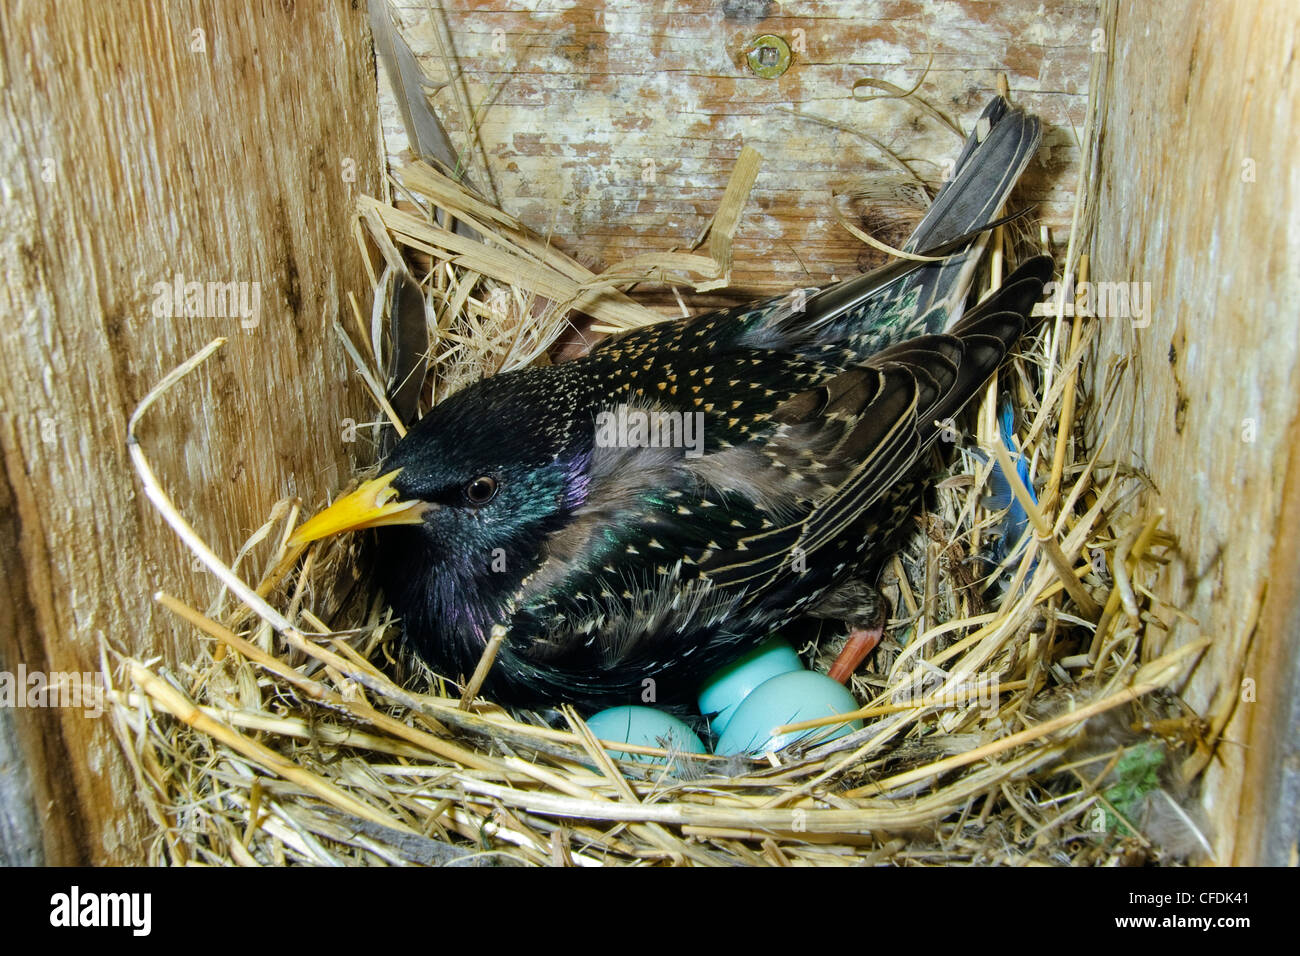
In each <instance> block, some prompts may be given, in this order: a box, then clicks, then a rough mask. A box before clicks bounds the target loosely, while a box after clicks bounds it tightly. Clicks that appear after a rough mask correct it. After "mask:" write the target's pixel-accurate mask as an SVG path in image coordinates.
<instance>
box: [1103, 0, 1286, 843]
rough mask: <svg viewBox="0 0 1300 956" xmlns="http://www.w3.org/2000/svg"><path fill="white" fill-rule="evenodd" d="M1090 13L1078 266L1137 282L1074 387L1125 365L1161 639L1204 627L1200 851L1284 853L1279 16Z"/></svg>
mask: <svg viewBox="0 0 1300 956" xmlns="http://www.w3.org/2000/svg"><path fill="white" fill-rule="evenodd" d="M1108 19H1109V21H1110V23H1109V27H1108V29H1109V36H1108V39H1107V53H1108V57H1109V62H1110V67H1109V85H1110V90H1109V107H1108V108H1109V116H1108V119H1107V122H1106V125H1105V129H1106V136H1105V141H1104V146H1103V150H1104V151H1103V155H1102V161H1101V164H1102V194H1101V202H1100V207H1099V212H1100V217H1099V229H1098V239H1097V242H1096V256H1095V259H1094V261H1093V274H1094V277H1095V278H1097V279H1098V280H1102V281H1127V282H1139V283H1149V284H1150V286H1149V290H1150V291H1149V300H1150V311H1149V315H1147V316H1143V317H1136V318H1135V319H1134V320H1129V319H1114V320H1103V322H1104V323H1105V325H1104V328H1103V335H1102V337H1101V339H1100V343H1099V347H1100V352H1099V355H1100V361H1099V362H1098V363H1097V364H1096V365H1095V366H1094V368H1095V369H1096V371H1097V375H1098V379H1097V381H1095V382H1094V388H1100V387H1101V380H1100V377H1101V376H1103V375H1104V374H1105V370H1106V368H1107V366H1108V365H1110V364H1111V363H1116V362H1126V363H1129V364H1130V365H1131V366H1132V367H1133V368H1134V370H1135V372H1136V377H1137V380H1138V381H1140V383H1141V392H1140V394H1137V395H1127V396H1125V397H1124V398H1123V399H1122V400H1121V401H1120V402H1118V403H1117V404H1116V407H1115V409H1113V410H1111V411H1109V412H1108V413H1107V414H1108V415H1117V414H1122V415H1131V416H1132V422H1131V425H1130V424H1128V423H1125V427H1123V428H1122V429H1121V430H1120V435H1121V436H1122V438H1121V440H1122V441H1123V442H1125V443H1126V444H1127V445H1128V446H1129V449H1128V450H1129V452H1130V454H1131V455H1132V457H1133V460H1135V461H1136V462H1138V463H1140V464H1141V465H1142V466H1143V467H1144V468H1145V470H1146V472H1147V473H1148V474H1149V475H1150V477H1151V480H1152V481H1153V483H1154V485H1155V487H1156V489H1157V490H1158V494H1157V495H1156V496H1155V499H1154V500H1155V502H1156V503H1158V504H1160V505H1163V507H1165V508H1166V510H1167V512H1168V518H1167V526H1168V527H1169V528H1170V529H1171V530H1173V531H1174V532H1175V533H1176V534H1177V536H1178V538H1179V540H1180V542H1181V543H1182V554H1181V555H1180V558H1179V560H1178V561H1177V562H1176V564H1175V569H1174V574H1173V575H1172V576H1171V578H1170V580H1169V587H1168V593H1167V594H1166V595H1164V596H1165V597H1166V598H1167V599H1169V600H1172V601H1173V602H1175V603H1177V604H1179V605H1180V606H1183V607H1185V608H1186V611H1187V613H1188V614H1190V615H1191V616H1192V617H1193V618H1195V619H1196V621H1197V622H1198V623H1197V624H1195V625H1193V624H1190V623H1186V622H1184V623H1180V624H1178V625H1176V627H1175V628H1174V630H1173V632H1172V635H1171V638H1170V640H1171V641H1173V642H1182V641H1185V640H1190V639H1192V638H1195V637H1200V636H1208V637H1211V638H1213V639H1214V645H1213V647H1212V648H1211V649H1210V650H1209V651H1208V653H1207V654H1206V656H1205V658H1204V660H1203V661H1202V662H1201V664H1200V666H1199V667H1198V668H1197V670H1196V673H1195V675H1194V677H1193V679H1192V680H1191V682H1190V684H1189V686H1188V688H1187V697H1188V699H1189V700H1190V701H1191V702H1192V703H1193V705H1194V706H1196V707H1197V708H1198V709H1199V710H1201V711H1202V712H1204V713H1207V714H1208V715H1210V717H1211V719H1212V721H1214V722H1216V725H1215V727H1214V728H1212V729H1213V730H1221V741H1220V743H1219V745H1218V748H1217V751H1216V757H1215V759H1214V761H1213V762H1212V763H1211V764H1210V765H1209V767H1208V768H1207V771H1206V784H1207V787H1206V791H1205V809H1206V816H1207V819H1208V820H1209V821H1210V825H1211V828H1212V830H1213V839H1214V844H1215V850H1216V857H1217V860H1218V862H1220V863H1264V862H1270V863H1284V862H1286V861H1287V860H1288V859H1289V858H1290V859H1293V858H1294V857H1293V856H1292V855H1293V854H1294V853H1295V852H1296V850H1295V840H1296V835H1297V826H1296V822H1297V820H1296V815H1295V814H1296V812H1297V811H1296V808H1295V806H1294V804H1293V801H1294V798H1295V795H1296V783H1297V781H1296V778H1295V776H1294V771H1293V770H1292V771H1289V772H1290V773H1291V776H1290V777H1289V778H1288V777H1287V776H1286V774H1287V773H1288V770H1287V768H1288V766H1290V767H1295V766H1297V765H1298V764H1297V759H1296V758H1297V751H1296V742H1295V737H1294V734H1293V733H1292V732H1291V729H1290V723H1289V721H1290V720H1291V719H1292V717H1291V708H1292V707H1293V706H1294V703H1295V691H1296V687H1297V684H1296V677H1295V653H1296V635H1297V633H1300V619H1298V618H1297V613H1296V607H1297V602H1298V601H1300V552H1298V551H1297V548H1296V544H1295V541H1296V537H1295V533H1296V531H1297V529H1298V528H1300V499H1298V498H1297V488H1296V481H1297V477H1298V476H1300V471H1297V458H1296V451H1295V449H1296V447H1297V441H1298V440H1300V435H1298V434H1297V422H1298V419H1297V412H1298V411H1300V388H1298V383H1300V306H1297V303H1300V266H1298V265H1297V262H1300V231H1297V227H1296V223H1297V219H1296V203H1297V200H1300V164H1297V162H1296V146H1297V130H1298V129H1300V125H1298V124H1297V120H1298V119H1300V65H1297V46H1298V45H1300V17H1298V15H1297V11H1296V7H1295V4H1293V3H1287V2H1284V0H1276V2H1244V3H1218V2H1213V0H1155V2H1151V3H1145V4H1140V5H1138V4H1128V3H1119V4H1117V5H1115V8H1114V9H1112V10H1111V11H1110V12H1109V13H1108ZM1147 322H1149V324H1144V323H1147ZM1092 424H1093V428H1094V430H1095V431H1097V430H1100V429H1101V428H1102V427H1104V426H1105V425H1107V424H1109V421H1094V422H1093V423H1092ZM1117 451H1120V452H1122V451H1123V448H1122V447H1121V448H1120V449H1117ZM1149 650H1150V651H1151V652H1152V653H1158V652H1159V650H1160V648H1156V647H1152V648H1150V649H1149ZM1288 779H1289V781H1290V783H1289V784H1288V783H1287V780H1288ZM1288 788H1289V790H1288ZM1286 792H1290V793H1291V797H1290V798H1289V799H1283V798H1282V794H1284V793H1286ZM1288 803H1291V805H1289V806H1288ZM1288 819H1289V821H1290V822H1289V823H1286V822H1285V821H1286V820H1288Z"/></svg>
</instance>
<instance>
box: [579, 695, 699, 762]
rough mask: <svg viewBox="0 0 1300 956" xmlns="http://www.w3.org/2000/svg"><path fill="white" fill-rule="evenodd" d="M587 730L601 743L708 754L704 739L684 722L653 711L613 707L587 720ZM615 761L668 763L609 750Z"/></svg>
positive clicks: (641, 755)
mask: <svg viewBox="0 0 1300 956" xmlns="http://www.w3.org/2000/svg"><path fill="white" fill-rule="evenodd" d="M587 726H588V727H590V728H591V732H592V733H593V734H595V735H596V739H597V740H610V741H621V742H622V743H628V744H634V745H636V746H638V747H662V748H663V749H665V750H676V751H678V752H680V753H690V754H702V753H707V752H708V751H706V750H705V749H704V744H703V743H701V742H700V738H699V737H697V736H695V731H693V730H691V728H690V727H688V726H687V725H686V723H685V722H684V721H681V720H678V719H677V718H676V717H674V716H673V715H672V714H665V713H664V712H663V711H662V710H655V709H654V708H653V707H632V706H628V707H609V708H606V709H605V710H602V711H601V712H600V713H598V714H593V715H592V716H591V717H589V718H588V719H587ZM607 752H608V753H609V755H610V756H611V757H613V758H614V759H615V760H635V761H637V762H638V763H660V764H661V763H665V762H666V761H665V760H664V758H663V757H652V756H650V755H649V754H632V753H627V752H626V751H623V750H617V751H616V750H614V749H613V748H607Z"/></svg>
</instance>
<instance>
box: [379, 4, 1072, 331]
mask: <svg viewBox="0 0 1300 956" xmlns="http://www.w3.org/2000/svg"><path fill="white" fill-rule="evenodd" d="M396 6H397V7H398V9H399V19H400V23H401V25H402V30H403V33H404V35H405V36H406V37H407V39H408V41H409V42H410V43H411V45H412V47H413V49H414V50H415V52H416V53H417V55H419V56H420V59H421V62H422V64H423V65H424V66H425V68H426V70H427V71H428V72H429V73H430V75H431V76H434V77H439V76H445V75H446V70H445V69H444V64H443V60H442V58H441V57H440V55H439V49H440V48H439V42H438V39H437V34H436V32H435V29H436V28H435V19H434V17H433V16H431V10H432V9H435V8H436V7H434V6H431V5H430V4H429V3H427V2H425V0H399V2H398V3H397V4H396ZM442 6H443V7H445V8H446V13H445V21H446V27H447V29H446V31H444V45H447V43H449V45H450V48H451V49H452V50H454V53H455V56H456V59H457V62H458V63H459V65H460V68H461V70H462V71H463V77H464V82H465V87H466V90H467V93H468V101H469V102H470V103H472V104H473V105H474V106H475V107H476V108H478V109H479V110H480V111H481V123H480V129H481V140H482V143H483V146H484V148H485V154H486V161H487V164H488V167H489V170H490V179H491V182H492V184H493V185H494V186H495V188H496V190H497V192H498V194H499V196H500V198H501V201H502V203H503V205H504V207H505V208H506V209H507V210H508V211H510V212H512V213H514V214H516V215H518V216H520V217H521V218H522V219H523V220H524V221H525V222H526V223H528V225H529V226H531V227H532V228H534V229H536V230H538V231H540V232H543V233H550V234H552V235H553V236H554V238H555V241H556V243H557V244H558V245H560V246H561V247H562V248H564V249H565V251H567V252H569V253H570V254H572V255H574V256H575V257H576V258H578V259H579V260H580V261H582V262H584V263H585V264H587V265H590V266H593V267H604V266H608V265H610V264H612V263H614V262H617V261H618V260H620V259H623V258H627V257H630V256H633V255H638V254H641V253H645V252H650V251H663V250H667V249H670V248H672V247H674V246H682V245H683V244H685V243H687V242H689V241H690V240H691V239H692V238H693V237H694V236H695V235H696V234H697V233H698V232H699V231H700V229H701V228H702V227H703V226H704V225H705V224H706V223H707V221H708V218H709V216H711V215H712V213H713V211H714V209H715V208H716V206H717V202H718V198H719V197H720V196H721V194H722V189H723V187H724V186H725V185H726V181H727V176H728V174H729V173H730V171H731V167H732V164H733V163H734V161H735V158H736V156H737V155H738V154H739V152H740V149H741V146H742V145H749V146H753V147H755V148H756V149H758V150H759V152H761V153H762V154H763V158H764V162H763V167H762V170H761V171H760V174H759V178H758V182H757V184H756V185H755V188H754V190H753V192H752V194H751V196H752V198H751V201H750V203H749V204H748V205H747V206H746V208H745V211H744V217H743V219H742V221H741V225H740V230H739V232H738V234H737V237H736V245H735V257H734V263H735V267H734V272H733V278H734V280H735V289H733V290H731V291H730V292H728V293H723V294H719V295H714V296H711V297H708V296H706V297H696V298H694V299H692V300H690V301H691V302H692V304H693V305H705V304H710V303H712V304H721V303H723V302H729V301H734V300H736V299H743V298H747V297H750V296H752V295H755V294H759V293H763V292H775V291H782V290H785V289H788V288H790V287H792V286H794V285H797V284H804V285H807V284H810V283H820V282H825V281H827V280H829V279H830V278H831V276H833V275H839V276H844V275H849V274H852V273H855V272H858V271H860V270H862V269H863V268H867V267H869V266H871V265H875V264H878V262H879V259H878V254H877V253H874V252H871V251H869V250H867V248H866V247H865V246H864V245H863V244H862V243H860V242H858V240H856V239H854V238H853V237H852V236H850V235H849V234H848V233H847V232H846V231H845V230H844V229H842V228H841V227H840V226H839V225H837V224H836V222H835V218H834V215H833V214H832V212H831V209H830V202H831V193H832V190H837V191H838V190H844V189H847V188H849V187H850V186H852V185H853V184H854V183H855V182H861V181H863V180H872V179H878V178H880V177H882V176H891V177H892V176H896V175H897V171H896V169H895V168H894V167H893V166H892V165H890V163H889V161H888V160H887V159H886V158H885V157H884V156H883V155H882V154H881V153H880V152H879V150H877V149H876V148H874V147H873V146H871V145H870V144H869V143H868V142H866V141H865V140H863V139H862V138H861V137H860V136H857V135H855V133H854V132H853V131H860V132H862V133H866V134H869V135H871V136H873V137H875V138H876V139H878V140H879V141H881V142H882V143H884V144H885V145H887V146H889V147H890V148H891V149H895V150H898V151H899V152H900V153H901V154H902V155H903V156H904V157H905V158H907V159H908V160H910V161H912V162H913V164H914V166H915V169H916V171H917V172H918V173H919V174H920V175H921V176H922V177H923V178H924V179H925V180H926V181H927V182H929V183H930V184H931V185H935V184H937V183H938V182H939V181H940V179H941V177H942V173H943V164H944V163H945V162H947V161H949V160H950V159H952V158H953V157H954V156H955V155H956V150H957V148H958V147H959V146H960V143H959V141H958V139H957V137H956V136H955V135H954V134H953V133H952V132H951V131H950V130H948V129H946V128H944V127H943V126H941V125H940V124H938V123H937V122H935V121H934V120H932V119H929V118H924V117H920V116H919V115H918V113H917V111H916V110H915V109H914V108H912V107H910V106H907V105H904V104H901V103H899V102H896V101H880V102H873V103H867V102H855V100H854V98H853V84H854V82H855V81H857V80H858V79H861V78H863V77H875V78H880V79H885V80H889V81H891V82H893V83H895V84H897V85H899V86H901V87H903V88H910V87H911V86H913V85H914V84H915V83H916V81H917V80H918V79H920V77H921V75H922V74H923V73H924V72H925V69H926V66H927V63H928V64H929V65H930V70H929V74H928V75H927V76H926V79H925V83H924V85H923V87H922V91H923V93H924V95H925V96H926V97H927V98H928V99H929V100H930V101H931V102H933V103H934V104H935V105H937V106H938V107H939V108H940V109H942V110H944V111H945V112H947V113H948V115H949V116H951V118H953V119H954V120H956V121H958V122H960V123H962V124H963V125H964V126H965V127H967V128H968V127H969V125H970V124H971V123H972V122H973V121H974V118H975V117H976V116H977V115H978V114H979V111H980V109H981V108H982V107H983V105H984V103H985V102H986V101H987V99H988V97H989V96H990V95H991V93H992V92H993V90H994V88H995V85H996V82H997V76H998V74H999V73H1000V72H1005V73H1006V74H1007V76H1008V80H1009V83H1010V87H1011V90H1012V92H1013V94H1014V96H1015V99H1016V100H1017V102H1019V103H1022V104H1024V105H1025V106H1026V107H1028V108H1030V109H1032V110H1034V111H1035V112H1038V113H1039V114H1040V115H1042V116H1043V118H1044V120H1045V121H1046V124H1047V128H1046V135H1045V138H1044V143H1045V148H1044V149H1043V151H1042V152H1041V154H1040V159H1039V161H1038V162H1037V163H1035V164H1034V165H1033V166H1031V167H1030V169H1029V171H1028V173H1027V175H1026V177H1025V179H1024V182H1023V187H1022V189H1021V193H1020V196H1021V201H1023V202H1034V203H1037V204H1038V208H1039V212H1040V214H1041V215H1042V217H1043V219H1044V220H1045V221H1046V222H1047V223H1048V224H1050V225H1052V226H1053V227H1055V228H1057V229H1058V230H1059V231H1060V232H1061V233H1062V234H1063V233H1064V231H1065V229H1066V227H1068V224H1069V216H1070V209H1071V203H1072V201H1073V194H1072V192H1071V189H1072V188H1073V183H1074V179H1075V176H1074V172H1073V170H1074V168H1075V163H1076V161H1077V156H1078V151H1077V148H1076V143H1075V139H1076V136H1075V132H1074V129H1073V128H1081V127H1082V124H1083V116H1084V112H1085V105H1086V99H1087V85H1088V60H1089V49H1088V48H1089V44H1090V43H1091V40H1092V30H1093V29H1094V27H1095V26H1096V4H1095V3H1092V2H1076V0H1051V2H1045V3H1037V2H1026V3H982V2H971V0H924V2H922V0H870V2H857V3H834V2H825V0H797V2H792V3H781V4H776V3H765V2H745V0H718V2H709V0H689V2H685V3H675V4H671V5H662V4H648V3H644V4H643V3H635V2H597V3H591V4H576V5H574V4H559V3H549V2H546V0H523V2H520V0H471V2H468V3H456V4H443V5H442ZM762 33H774V34H777V35H779V36H782V37H784V38H786V39H787V40H788V41H790V42H791V43H795V42H796V39H797V38H800V37H801V38H802V41H803V49H802V51H798V50H797V51H796V53H795V60H794V64H793V66H792V67H791V68H790V69H789V70H788V71H787V72H786V73H785V75H783V76H781V77H780V78H778V79H763V78H760V77H757V76H755V75H753V74H752V73H751V72H750V70H749V68H748V67H747V66H746V65H745V64H744V63H743V61H742V49H743V47H744V46H745V44H746V43H747V42H748V40H749V39H750V38H752V37H754V36H757V35H759V34H762ZM871 92H872V91H870V90H864V91H860V95H862V96H865V95H868V94H870V93H871ZM381 102H382V103H384V104H385V106H384V112H383V116H384V126H385V132H386V134H387V137H388V143H389V147H390V150H392V151H394V152H396V151H399V150H400V149H402V148H403V147H404V144H405V140H404V136H403V134H402V132H401V126H400V120H399V118H398V113H397V110H396V106H395V104H394V103H393V101H392V100H391V99H390V98H388V90H387V88H386V85H385V86H383V87H381ZM435 102H436V104H437V106H438V108H439V111H440V114H441V115H442V116H444V117H445V119H446V121H447V124H448V126H449V127H450V128H451V129H452V130H453V131H454V135H455V133H456V132H458V131H460V130H463V123H462V119H461V115H460V112H459V110H458V109H457V105H456V101H455V99H454V97H452V95H451V91H450V90H444V91H443V92H441V93H439V94H438V96H437V99H436V100H435ZM787 110H791V111H794V112H796V113H802V114H810V115H814V116H817V117H821V118H824V119H828V120H831V121H832V122H834V123H837V124H840V125H841V126H842V127H843V128H842V129H832V128H828V127H826V126H824V125H820V124H818V123H816V122H814V121H812V120H811V119H809V118H808V117H807V116H796V115H792V113H791V112H786V111H787ZM1072 127H1073V128H1072ZM457 138H458V139H459V140H460V141H461V142H463V139H460V137H459V136H458V137H457ZM475 168H476V170H481V167H478V166H476V167H475ZM477 175H478V179H479V180H480V181H483V180H484V179H486V178H488V177H484V176H483V175H482V174H481V172H479V173H478V174H477ZM893 238H895V239H897V238H898V237H897V236H895V237H893ZM651 301H652V302H656V303H658V304H661V305H663V306H664V307H666V308H670V309H672V310H673V311H676V309H677V306H676V304H675V302H674V300H673V297H672V295H671V294H670V293H668V292H666V291H665V292H661V293H658V294H655V295H653V296H652V298H651Z"/></svg>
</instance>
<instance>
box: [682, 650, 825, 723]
mask: <svg viewBox="0 0 1300 956" xmlns="http://www.w3.org/2000/svg"><path fill="white" fill-rule="evenodd" d="M800 670H803V664H802V663H801V662H800V660H799V655H798V654H796V653H795V652H794V648H792V647H791V646H790V645H789V644H787V643H786V642H785V641H783V640H782V639H781V638H779V637H769V638H768V639H767V640H765V641H764V642H763V643H762V644H760V645H758V647H756V648H754V649H753V650H752V651H750V652H749V653H748V654H746V655H745V656H744V657H742V658H740V659H739V660H737V661H735V662H733V663H731V664H728V665H727V666H726V667H724V668H722V669H721V670H719V671H717V672H716V673H715V674H714V675H713V676H712V677H710V678H709V679H708V680H707V681H706V682H705V684H704V686H703V687H702V688H700V696H699V705H700V713H701V714H716V715H717V716H715V717H714V718H713V719H712V720H711V721H710V726H711V727H712V729H713V732H714V733H715V734H719V735H721V734H722V733H724V732H725V731H726V729H727V724H729V723H730V722H731V718H732V715H734V714H735V713H736V708H737V707H739V706H740V702H741V701H743V700H744V699H745V698H746V697H747V696H749V693H750V692H751V691H752V690H753V689H754V688H755V687H757V686H758V685H759V684H762V683H763V682H765V681H768V680H771V679H772V678H773V677H776V676H778V675H780V674H788V673H790V672H791V671H800Z"/></svg>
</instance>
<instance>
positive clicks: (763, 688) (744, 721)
mask: <svg viewBox="0 0 1300 956" xmlns="http://www.w3.org/2000/svg"><path fill="white" fill-rule="evenodd" d="M859 707H860V705H859V704H858V702H857V701H856V700H854V699H853V695H852V694H850V693H849V692H848V691H847V690H846V689H845V688H844V685H842V684H840V683H838V682H837V681H833V680H831V679H830V678H829V677H827V676H826V675H825V674H819V673H816V672H815V671H791V672H789V673H786V674H780V675H778V676H776V677H773V678H770V679H769V680H766V681H764V682H763V683H762V684H761V685H759V686H758V687H756V688H754V690H753V692H752V693H750V695H749V696H748V697H746V698H745V699H744V700H743V701H742V702H741V704H740V706H739V707H737V708H736V712H735V713H734V714H733V715H732V717H731V722H730V723H728V724H727V729H726V731H725V732H724V733H723V734H722V737H721V738H720V739H719V740H718V746H717V747H716V748H714V751H713V752H714V753H718V754H724V755H727V756H730V755H732V754H740V753H750V754H756V753H764V752H766V751H768V750H780V749H781V748H783V747H788V746H789V745H790V744H792V743H794V742H795V741H796V740H799V739H801V738H803V737H809V736H812V735H813V734H820V735H822V736H821V737H820V738H819V739H818V742H819V743H821V742H823V741H826V740H834V739H835V738H836V737H843V736H844V735H845V734H847V733H849V732H850V731H854V730H860V729H862V721H860V720H852V721H849V722H848V723H847V724H842V725H840V726H838V727H830V728H828V727H817V728H813V729H811V730H802V731H795V732H792V733H786V734H781V735H780V736H773V734H772V730H773V728H776V727H780V726H782V725H783V724H793V723H796V722H798V721H801V720H815V719H816V718H818V717H829V716H830V715H832V714H846V713H849V712H851V711H855V710H858V709H859Z"/></svg>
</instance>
